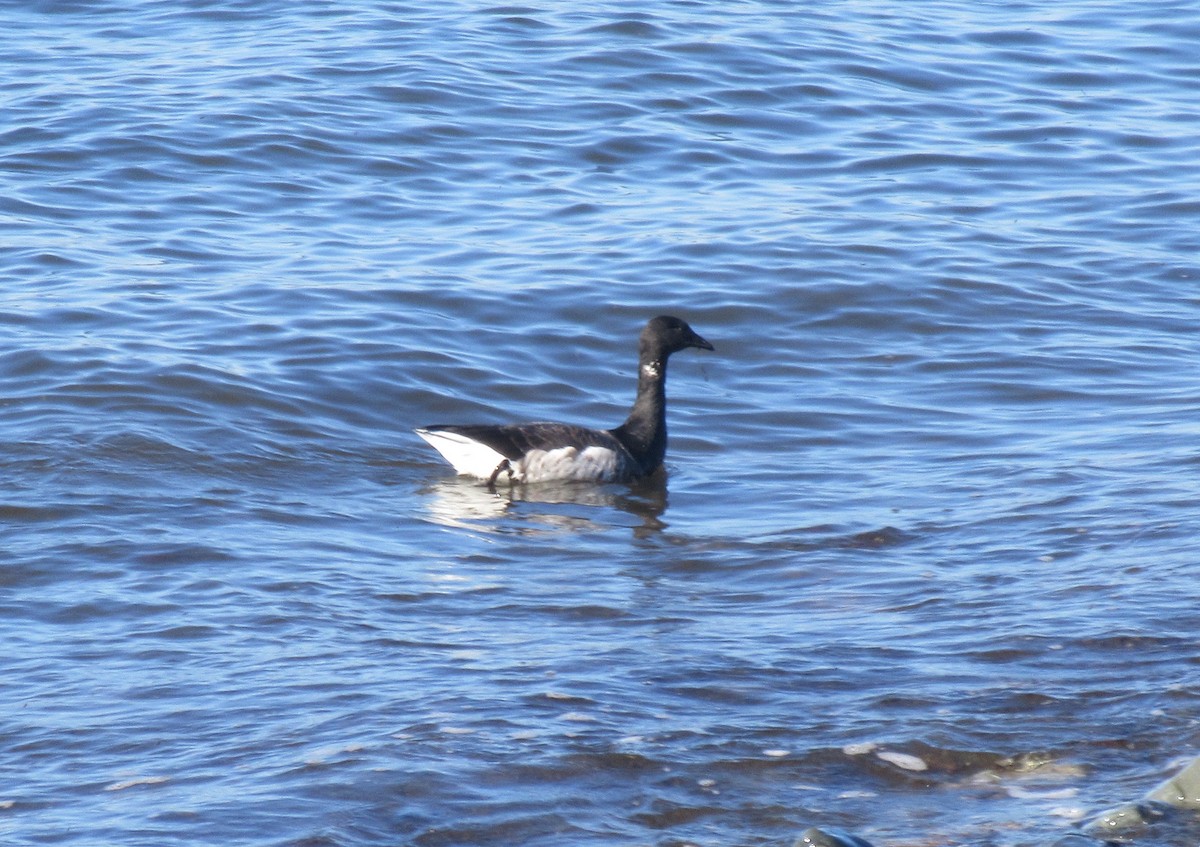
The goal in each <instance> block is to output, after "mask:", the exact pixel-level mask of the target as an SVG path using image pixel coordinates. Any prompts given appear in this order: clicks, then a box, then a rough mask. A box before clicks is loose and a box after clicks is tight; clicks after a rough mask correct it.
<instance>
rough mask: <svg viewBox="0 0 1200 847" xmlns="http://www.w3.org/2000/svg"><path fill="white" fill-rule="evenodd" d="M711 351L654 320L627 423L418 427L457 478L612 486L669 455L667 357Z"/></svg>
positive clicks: (641, 347)
mask: <svg viewBox="0 0 1200 847" xmlns="http://www.w3.org/2000/svg"><path fill="white" fill-rule="evenodd" d="M688 347H699V348H700V349H701V350H711V349H713V346H712V345H711V344H709V343H708V342H707V341H705V340H704V339H703V338H701V337H700V336H699V335H697V334H696V333H695V332H694V331H693V330H692V328H691V327H690V326H688V325H687V324H686V323H685V322H684V321H681V320H680V319H679V318H673V317H670V316H669V315H660V316H659V317H657V318H654V319H653V320H651V321H650V322H649V323H647V324H646V327H645V329H643V330H642V335H641V338H640V339H639V340H638V386H637V399H636V400H635V401H634V403H633V410H632V411H631V412H630V413H629V417H628V418H627V419H626V420H625V423H623V424H621V425H620V426H618V427H616V428H615V429H606V430H600V429H588V428H586V427H582V426H573V425H571V424H560V423H542V422H538V423H526V424H514V425H508V426H488V425H474V426H427V427H422V428H421V429H418V430H417V431H416V432H417V435H419V436H421V437H422V438H424V439H425V440H426V441H428V442H429V444H430V445H432V446H433V448H434V449H435V450H437V451H438V452H439V453H441V454H442V457H443V458H445V459H446V461H448V462H449V463H450V464H452V465H453V466H454V469H455V470H456V471H458V472H459V473H460V474H468V475H470V476H475V477H479V478H480V479H486V480H487V482H488V485H489V486H493V485H495V484H496V480H497V479H499V478H500V477H501V475H504V476H505V477H506V478H507V480H508V483H509V484H510V485H512V484H515V483H518V482H545V481H548V480H586V481H593V482H616V481H626V480H630V479H635V478H637V477H641V476H646V475H647V474H651V473H653V472H654V471H655V470H657V469H658V467H659V465H661V464H662V460H663V455H664V454H665V453H666V452H667V394H666V379H667V357H668V356H670V355H671V354H672V353H675V352H678V351H680V350H684V349H686V348H688Z"/></svg>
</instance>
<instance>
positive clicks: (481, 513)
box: [426, 475, 667, 535]
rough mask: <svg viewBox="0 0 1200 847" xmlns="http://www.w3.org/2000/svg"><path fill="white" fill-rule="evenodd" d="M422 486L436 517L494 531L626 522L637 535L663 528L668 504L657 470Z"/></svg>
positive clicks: (609, 525)
mask: <svg viewBox="0 0 1200 847" xmlns="http://www.w3.org/2000/svg"><path fill="white" fill-rule="evenodd" d="M426 491H427V493H428V494H429V495H430V496H429V499H428V501H427V506H426V508H427V510H428V514H429V518H430V520H432V521H433V522H434V523H438V524H442V525H444V526H454V527H460V528H461V527H465V528H469V529H476V530H480V529H483V530H491V531H495V532H530V533H538V532H554V531H562V530H570V531H576V532H578V531H587V530H605V529H612V528H613V527H614V526H628V527H629V528H630V529H632V530H633V531H634V534H635V535H641V534H642V533H646V532H659V531H661V530H662V529H663V528H664V526H665V524H663V522H662V521H661V520H660V518H661V516H662V514H663V512H665V511H666V508H667V486H666V480H665V479H664V478H663V477H662V476H661V475H656V476H654V477H653V478H651V479H646V480H639V481H637V482H634V483H630V484H624V485H622V484H615V485H601V486H595V485H579V484H578V483H571V482H565V483H557V484H556V483H553V482H550V483H544V484H542V485H537V486H534V487H532V488H527V487H524V486H520V487H511V488H508V489H505V490H504V491H503V492H496V491H494V490H489V489H487V488H483V487H481V486H479V485H476V484H474V483H468V482H467V481H466V480H462V479H458V478H453V479H445V480H442V481H440V482H437V483H435V484H434V485H432V486H430V487H429V488H428V489H426ZM602 509H608V510H609V511H601V510H602ZM625 516H628V517H625Z"/></svg>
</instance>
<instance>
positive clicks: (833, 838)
mask: <svg viewBox="0 0 1200 847" xmlns="http://www.w3.org/2000/svg"><path fill="white" fill-rule="evenodd" d="M792 847H873V845H872V844H871V842H870V841H867V840H866V839H865V838H859V837H858V836H857V835H852V834H850V833H849V832H843V831H842V830H840V829H819V828H818V827H815V826H814V827H810V828H808V829H806V830H804V832H802V833H800V837H799V838H797V839H796V841H795V843H794V844H793V845H792Z"/></svg>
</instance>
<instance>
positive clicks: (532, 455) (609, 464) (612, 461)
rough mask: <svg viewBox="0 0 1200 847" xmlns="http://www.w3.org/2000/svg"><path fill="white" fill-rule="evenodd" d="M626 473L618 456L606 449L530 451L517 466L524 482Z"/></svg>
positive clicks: (611, 476) (602, 477)
mask: <svg viewBox="0 0 1200 847" xmlns="http://www.w3.org/2000/svg"><path fill="white" fill-rule="evenodd" d="M623 472H624V469H623V468H621V466H620V460H619V459H618V457H617V454H616V453H615V452H613V451H612V450H609V449H608V448H607V447H596V446H592V447H584V448H583V449H582V450H580V449H579V448H577V447H559V448H557V449H555V450H530V451H529V452H528V453H526V454H525V455H524V456H523V457H522V458H521V460H520V461H519V462H517V463H516V475H517V479H519V480H520V481H521V482H547V481H549V480H585V481H587V480H595V481H602V482H604V481H608V480H612V479H616V478H617V477H618V476H619V475H621V474H622V473H623Z"/></svg>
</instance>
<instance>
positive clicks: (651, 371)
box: [642, 362, 662, 379]
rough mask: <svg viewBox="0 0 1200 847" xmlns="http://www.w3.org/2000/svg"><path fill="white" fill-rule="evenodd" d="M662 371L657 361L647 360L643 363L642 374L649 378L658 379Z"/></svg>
mask: <svg viewBox="0 0 1200 847" xmlns="http://www.w3.org/2000/svg"><path fill="white" fill-rule="evenodd" d="M661 375H662V372H661V371H660V370H659V369H658V364H657V363H655V362H647V363H646V364H644V365H642V376H644V377H647V378H648V379H658V378H659V377H660V376H661Z"/></svg>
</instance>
